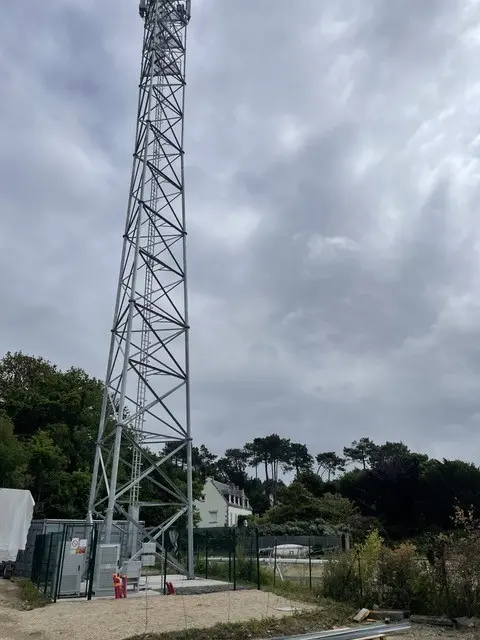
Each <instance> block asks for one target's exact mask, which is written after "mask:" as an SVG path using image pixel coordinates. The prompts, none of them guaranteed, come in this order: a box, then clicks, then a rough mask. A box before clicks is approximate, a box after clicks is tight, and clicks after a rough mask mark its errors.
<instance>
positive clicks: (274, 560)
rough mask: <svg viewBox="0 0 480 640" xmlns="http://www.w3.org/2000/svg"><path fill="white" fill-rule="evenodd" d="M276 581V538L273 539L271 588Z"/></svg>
mask: <svg viewBox="0 0 480 640" xmlns="http://www.w3.org/2000/svg"><path fill="white" fill-rule="evenodd" d="M276 583H277V538H274V539H273V588H274V589H275V585H276Z"/></svg>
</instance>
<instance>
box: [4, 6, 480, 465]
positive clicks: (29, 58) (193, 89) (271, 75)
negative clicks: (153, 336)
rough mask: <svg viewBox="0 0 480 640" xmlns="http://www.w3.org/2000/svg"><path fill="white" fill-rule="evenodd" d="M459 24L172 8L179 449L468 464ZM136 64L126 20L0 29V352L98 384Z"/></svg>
mask: <svg viewBox="0 0 480 640" xmlns="http://www.w3.org/2000/svg"><path fill="white" fill-rule="evenodd" d="M474 4H475V6H473V5H472V6H473V8H471V9H470V10H469V12H466V10H465V7H466V3H465V2H461V1H460V0H458V1H457V0H431V1H429V2H415V1H414V0H391V1H389V2H384V1H383V0H376V1H375V2H373V3H365V2H362V1H361V0H357V1H353V0H330V1H327V0H324V1H323V0H322V2H318V0H302V3H301V10H300V8H299V6H300V5H297V3H293V2H290V1H287V0H281V1H276V2H274V1H273V0H262V2H255V3H254V2H253V1H252V2H247V0H245V2H238V1H236V0H203V1H202V2H197V3H195V1H194V2H193V5H194V12H193V17H192V22H191V28H190V44H189V57H188V71H189V76H188V103H187V117H188V119H187V128H186V134H187V135H186V148H187V190H188V193H187V203H188V212H189V219H190V233H189V250H190V255H189V257H190V268H189V272H190V287H191V299H192V304H191V315H192V317H191V324H192V396H193V418H194V426H195V433H196V434H197V439H198V440H199V441H203V440H205V441H206V442H207V444H209V445H210V446H212V447H213V448H214V449H216V450H219V449H221V448H222V447H227V446H238V445H240V444H242V442H244V441H245V440H246V439H248V438H252V437H254V436H256V435H262V434H264V435H266V434H268V433H270V432H272V431H277V432H279V433H282V434H284V435H289V436H291V437H293V438H295V439H298V440H303V441H305V442H307V443H308V444H309V445H310V446H311V447H312V449H315V450H321V449H324V450H325V449H327V450H329V449H341V447H342V446H343V445H344V444H347V443H348V442H349V441H350V440H352V439H354V438H359V437H361V436H363V435H368V436H370V437H373V438H376V439H378V440H384V439H386V438H389V439H392V438H402V439H404V440H407V442H408V443H409V444H411V446H412V447H419V448H428V449H429V450H430V451H432V452H433V451H434V452H435V453H436V455H447V456H448V455H449V449H450V448H451V442H452V433H458V434H459V436H458V437H459V439H460V438H461V439H462V443H463V444H460V443H459V444H458V445H457V449H456V451H457V454H456V455H458V451H463V455H465V456H466V457H467V458H468V457H471V456H472V454H471V449H470V447H469V438H470V437H472V433H473V431H474V429H476V425H477V422H478V414H479V405H478V399H477V396H478V394H477V393H476V386H475V380H476V379H477V378H478V375H479V373H480V370H479V368H480V364H479V358H478V349H477V347H476V345H477V344H478V343H479V340H478V331H477V329H476V327H477V326H480V324H479V323H476V319H477V318H478V319H479V320H480V313H479V310H478V309H477V307H476V305H475V304H474V300H475V294H476V291H478V265H477V250H476V242H477V238H478V230H477V225H476V209H477V208H478V187H476V185H477V184H478V178H477V174H476V173H475V171H476V169H475V168H474V167H473V168H472V166H471V165H470V166H469V163H471V162H472V161H473V160H476V156H475V149H474V147H471V146H470V147H469V146H468V145H470V144H471V142H472V140H474V138H475V136H476V135H477V130H476V127H477V123H476V120H475V116H474V113H473V111H472V105H474V98H475V96H474V92H472V94H469V95H467V93H466V90H465V88H466V87H467V85H468V83H469V82H470V81H473V80H475V79H476V75H477V70H476V69H477V63H476V60H477V58H478V45H474V44H472V40H470V41H469V43H466V40H465V37H464V36H465V33H466V30H467V29H468V28H471V25H472V24H473V23H475V21H477V22H478V17H479V16H478V8H479V7H478V5H479V3H478V2H476V3H474ZM20 36H21V37H20ZM140 44H141V23H140V21H139V19H138V16H137V13H136V7H135V2H133V3H120V4H119V3H117V2H113V0H108V1H106V2H103V3H98V2H94V1H93V0H92V1H83V2H80V0H69V2H60V1H56V0H55V1H54V0H52V2H49V3H48V6H47V5H42V8H41V9H39V7H38V3H36V2H33V0H30V1H28V2H24V3H9V4H8V3H4V5H3V6H2V8H0V69H1V70H2V73H4V77H5V83H4V87H3V94H4V99H3V101H2V102H1V103H0V138H1V139H2V146H1V147H0V205H1V207H2V209H1V210H2V225H3V227H2V234H1V235H0V246H1V249H2V250H1V253H0V272H1V273H2V276H3V278H2V280H1V281H0V296H1V299H2V303H3V305H5V306H6V308H7V309H8V310H7V311H6V312H4V313H3V316H2V320H1V329H2V331H1V332H0V346H1V347H2V350H4V351H5V350H7V349H20V348H23V349H26V350H29V351H31V352H33V353H39V354H41V355H44V356H46V357H49V358H51V359H52V360H53V361H56V362H58V363H59V364H61V365H64V366H66V365H69V364H75V365H80V366H83V367H85V368H86V369H87V370H88V371H90V372H91V373H93V374H94V375H97V376H102V375H103V371H104V367H105V360H106V355H107V353H106V352H107V346H108V344H107V343H108V328H109V324H110V322H111V312H112V307H113V300H114V293H115V292H114V288H115V284H116V278H117V269H118V262H119V253H120V242H121V233H122V227H123V222H124V215H125V207H126V197H127V189H128V180H129V169H130V165H129V163H130V159H131V153H132V148H133V132H134V115H135V108H136V87H137V83H138V67H139V53H140ZM446 110H449V115H448V114H447V116H445V115H442V118H443V120H442V119H441V118H440V115H441V114H442V112H445V111H446ZM289 121H291V122H292V123H293V125H294V128H295V126H298V127H299V128H300V129H301V130H302V129H303V131H301V134H302V135H301V136H300V138H299V140H298V143H297V144H296V145H294V147H295V148H294V150H289V149H288V148H287V147H285V146H282V127H284V126H285V123H286V122H289ZM249 215H250V216H251V217H252V220H253V222H252V223H251V229H250V227H248V224H250V222H248V220H246V218H247V217H248V216H249ZM247 222H248V224H247ZM242 225H244V226H245V225H246V228H245V229H244V228H243V227H242ZM239 229H242V230H241V231H239ZM242 234H243V236H244V237H243V236H242ZM464 299H466V300H467V302H464ZM476 416H477V417H476ZM452 425H457V426H456V427H455V429H457V431H454V429H453V427H452ZM442 443H444V444H442Z"/></svg>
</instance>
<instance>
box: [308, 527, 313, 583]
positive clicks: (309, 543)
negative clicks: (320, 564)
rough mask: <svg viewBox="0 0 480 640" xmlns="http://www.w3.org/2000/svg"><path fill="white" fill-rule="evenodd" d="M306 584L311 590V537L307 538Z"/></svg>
mask: <svg viewBox="0 0 480 640" xmlns="http://www.w3.org/2000/svg"><path fill="white" fill-rule="evenodd" d="M308 584H309V587H310V591H311V590H312V538H311V536H309V538H308Z"/></svg>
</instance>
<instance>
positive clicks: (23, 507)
mask: <svg viewBox="0 0 480 640" xmlns="http://www.w3.org/2000/svg"><path fill="white" fill-rule="evenodd" d="M34 506H35V502H34V500H33V498H32V494H31V493H30V491H25V490H23V489H0V563H2V562H15V560H16V558H17V553H18V552H19V551H24V549H25V545H26V542H27V535H28V530H29V528H30V523H31V522H32V516H33V507H34Z"/></svg>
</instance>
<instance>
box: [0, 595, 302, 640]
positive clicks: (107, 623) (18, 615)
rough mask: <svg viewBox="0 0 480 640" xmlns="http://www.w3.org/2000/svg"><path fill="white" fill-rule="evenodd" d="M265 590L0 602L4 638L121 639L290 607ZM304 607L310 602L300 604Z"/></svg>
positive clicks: (0, 639)
mask: <svg viewBox="0 0 480 640" xmlns="http://www.w3.org/2000/svg"><path fill="white" fill-rule="evenodd" d="M291 606H292V603H291V602H290V601H288V600H285V599H284V598H280V597H278V596H275V595H272V594H268V593H264V592H261V591H236V592H232V591H230V592H228V593H225V592H223V593H209V594H204V595H192V596H190V595H189V596H173V597H162V596H157V597H155V596H153V597H149V598H148V600H147V602H145V599H144V598H130V599H128V598H127V600H114V599H112V600H95V601H92V602H86V601H84V600H81V601H75V602H59V603H57V604H55V605H51V606H47V607H45V608H42V609H34V610H33V611H18V610H15V609H12V608H8V607H2V608H0V640H32V638H36V639H37V640H98V639H99V638H102V640H122V639H124V638H128V637H130V636H133V635H136V634H141V633H144V632H145V627H146V628H147V631H150V632H152V631H157V632H158V631H173V630H177V629H185V628H192V627H211V626H213V625H215V624H217V623H218V622H229V621H230V622H240V621H242V620H250V619H252V618H260V619H261V618H264V617H273V616H276V617H281V616H285V615H289V613H288V612H285V611H278V610H277V609H278V608H281V607H284V608H285V607H288V608H289V607H291ZM296 606H297V608H299V609H300V610H305V609H308V608H309V607H308V605H304V604H297V605H296Z"/></svg>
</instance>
